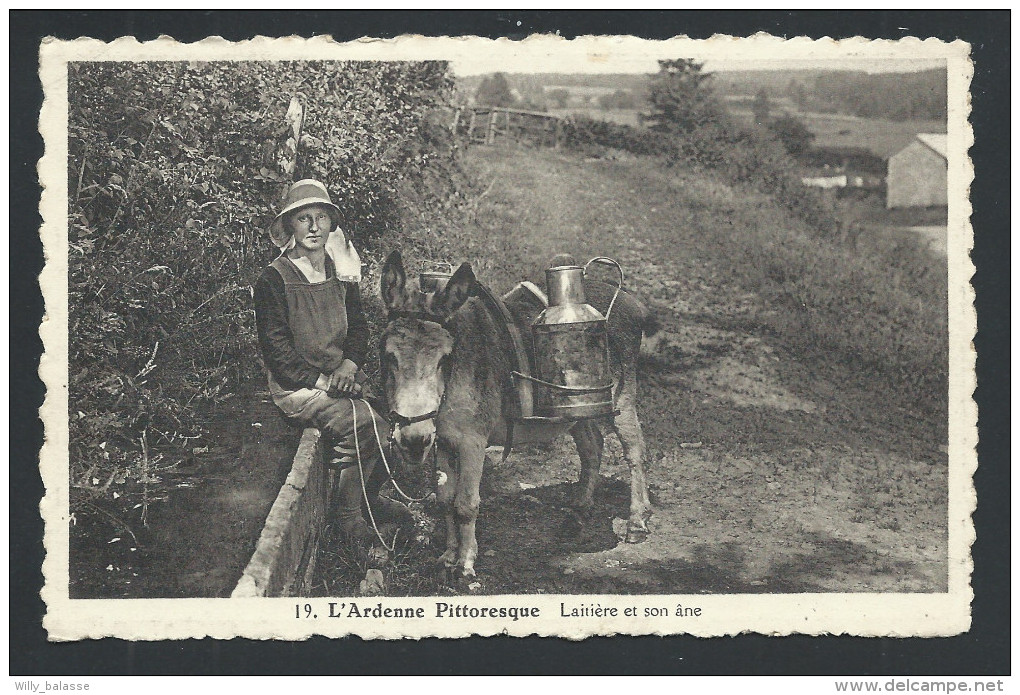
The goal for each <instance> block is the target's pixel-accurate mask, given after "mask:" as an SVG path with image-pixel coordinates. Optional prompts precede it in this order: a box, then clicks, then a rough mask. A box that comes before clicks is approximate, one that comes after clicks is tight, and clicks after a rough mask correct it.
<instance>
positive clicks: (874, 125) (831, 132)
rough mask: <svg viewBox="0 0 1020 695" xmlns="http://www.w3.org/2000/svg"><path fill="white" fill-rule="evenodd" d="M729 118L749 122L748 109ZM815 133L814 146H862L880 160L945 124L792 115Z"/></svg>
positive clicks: (733, 112) (852, 117) (836, 116)
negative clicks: (919, 135)
mask: <svg viewBox="0 0 1020 695" xmlns="http://www.w3.org/2000/svg"><path fill="white" fill-rule="evenodd" d="M730 115H732V116H733V117H734V118H736V119H738V120H740V121H742V122H744V123H750V122H751V117H752V116H751V112H750V111H749V110H738V109H733V110H731V111H730ZM792 115H793V116H796V117H797V118H800V119H801V120H803V121H804V123H805V124H806V125H807V127H808V130H810V131H811V132H812V133H814V134H815V140H814V143H813V144H814V146H815V147H861V148H864V149H867V150H870V151H871V152H873V153H874V154H876V155H878V156H879V157H883V158H885V157H889V156H891V155H894V154H896V153H897V152H899V151H900V150H901V149H903V148H904V147H906V146H907V145H908V144H910V142H911V140H913V139H914V136H915V135H917V134H918V133H944V132H946V124H945V122H944V121H891V120H886V119H881V118H860V117H858V116H847V115H844V114H836V113H812V112H804V113H797V112H794V113H793V114H792Z"/></svg>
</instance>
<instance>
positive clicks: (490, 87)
mask: <svg viewBox="0 0 1020 695" xmlns="http://www.w3.org/2000/svg"><path fill="white" fill-rule="evenodd" d="M475 102H476V103H478V104H480V105H482V106H504V107H506V106H513V105H514V95H513V93H512V92H511V91H510V83H509V82H508V81H507V79H506V75H504V74H503V73H501V72H496V73H493V74H492V75H487V76H486V77H484V78H483V79H482V83H481V84H480V85H478V92H476V93H475Z"/></svg>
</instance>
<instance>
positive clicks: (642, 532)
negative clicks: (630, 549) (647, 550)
mask: <svg viewBox="0 0 1020 695" xmlns="http://www.w3.org/2000/svg"><path fill="white" fill-rule="evenodd" d="M648 534H649V532H648V529H646V528H645V529H634V528H632V529H627V538H626V540H627V542H628V543H644V542H645V541H646V540H648Z"/></svg>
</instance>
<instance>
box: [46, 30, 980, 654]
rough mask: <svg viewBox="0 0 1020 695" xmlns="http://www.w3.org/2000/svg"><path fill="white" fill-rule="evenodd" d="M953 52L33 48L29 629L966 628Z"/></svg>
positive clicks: (912, 42) (739, 42)
mask: <svg viewBox="0 0 1020 695" xmlns="http://www.w3.org/2000/svg"><path fill="white" fill-rule="evenodd" d="M971 75H972V65H971V61H970V47H969V46H968V45H967V44H966V43H964V42H961V41H957V42H954V43H945V42H942V41H938V40H935V39H928V40H925V39H924V37H919V38H911V39H903V40H898V41H869V40H864V39H851V40H841V41H833V40H828V39H825V40H812V39H791V40H784V39H780V38H775V37H771V36H767V35H757V36H754V37H747V38H740V37H730V36H717V37H714V38H711V39H708V40H689V39H684V38H676V39H672V40H668V41H648V40H644V39H638V38H635V37H629V36H605V37H584V38H578V39H573V40H566V39H562V38H559V37H556V36H551V35H545V36H533V37H530V38H528V39H527V40H523V41H511V40H490V39H480V38H425V37H410V36H409V37H401V38H397V39H393V40H379V39H371V38H365V39H362V40H358V41H353V42H349V43H338V42H335V41H333V40H332V39H331V38H329V37H328V36H323V37H316V38H312V39H302V38H296V37H294V38H284V39H269V38H264V37H256V38H253V39H252V40H250V41H241V42H229V41H225V40H223V39H218V38H209V39H207V40H204V41H199V42H197V43H190V44H185V43H178V42H176V41H174V40H172V39H169V38H162V39H159V40H155V41H148V42H139V41H136V40H135V39H133V38H131V37H125V38H121V39H118V40H116V41H112V42H110V43H104V42H101V41H97V40H92V39H87V38H83V39H79V40H75V41H60V40H44V41H43V43H42V46H41V55H40V76H41V81H42V85H43V90H44V96H45V101H44V104H43V107H42V111H41V115H40V130H41V133H42V135H43V137H44V141H45V155H44V156H43V158H42V160H41V161H40V163H39V172H40V178H41V182H42V185H43V188H44V191H43V195H42V203H41V213H42V217H43V226H42V228H41V231H40V233H41V235H42V239H43V242H44V246H45V254H46V266H45V269H44V271H43V273H42V276H41V285H42V291H43V294H44V298H45V305H46V315H45V318H44V320H43V323H42V325H41V327H40V334H41V336H42V339H43V342H44V345H45V354H44V355H43V358H42V363H41V368H40V373H41V377H42V379H43V381H44V383H45V385H46V389H47V395H46V400H45V403H44V405H43V407H42V410H41V413H42V418H43V421H44V423H45V444H44V446H43V448H42V451H41V454H40V465H41V470H42V477H43V481H44V483H45V486H46V494H45V497H44V499H43V500H42V503H41V510H42V514H43V517H44V520H45V548H46V556H45V560H44V562H43V573H44V577H45V586H44V587H43V590H42V598H43V599H44V601H45V604H46V615H45V618H44V627H45V629H46V630H47V633H48V635H49V638H50V639H51V640H57V641H61V640H79V639H86V638H99V637H104V636H116V637H121V638H127V639H136V640H155V639H176V638H191V637H203V636H212V637H216V638H231V637H250V638H261V639H282V640H298V639H304V638H307V637H309V636H312V635H325V636H343V635H359V636H362V637H365V638H380V639H400V638H420V637H425V636H438V637H447V638H458V637H466V636H471V635H482V636H487V635H496V634H506V635H512V636H527V635H547V636H559V637H564V638H569V639H582V638H585V637H589V636H593V635H615V634H629V635H650V634H655V635H673V634H690V635H697V636H718V635H734V634H738V633H742V632H756V633H762V634H766V635H788V634H797V633H799V634H810V635H819V634H852V635H864V636H938V635H954V634H959V633H961V632H964V631H966V630H967V629H968V628H969V625H970V603H971V598H972V592H971V587H970V576H971V570H972V562H971V554H970V548H971V544H972V542H973V541H974V531H973V525H972V523H971V514H972V512H973V510H974V509H975V505H976V503H977V500H976V497H975V493H974V488H973V485H972V476H973V473H974V470H975V468H976V466H977V456H976V451H975V447H976V444H977V428H976V422H977V410H976V406H975V404H974V402H973V400H972V398H971V396H972V393H973V391H974V388H975V371H974V368H975V353H974V350H973V347H972V338H973V336H974V334H975V328H976V318H975V313H974V309H973V291H972V288H971V284H970V278H971V275H972V273H973V266H972V265H971V261H970V258H969V251H970V249H971V247H972V241H973V232H972V229H971V226H970V222H969V216H970V204H969V202H968V191H969V186H970V182H971V180H972V177H973V176H972V171H973V170H972V167H971V164H970V161H969V159H968V148H969V147H970V145H971V143H972V134H971V133H972V131H971V128H970V125H969V123H968V117H969V109H970V105H969V104H970V99H969V92H968V90H969V85H970V79H971Z"/></svg>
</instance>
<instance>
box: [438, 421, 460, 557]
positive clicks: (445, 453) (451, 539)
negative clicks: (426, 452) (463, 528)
mask: <svg viewBox="0 0 1020 695" xmlns="http://www.w3.org/2000/svg"><path fill="white" fill-rule="evenodd" d="M436 446H437V447H439V448H438V449H437V450H436V469H437V470H438V471H439V472H440V473H442V474H444V475H445V476H446V480H445V481H443V484H442V485H440V486H439V490H438V492H437V494H436V502H438V504H439V508H440V509H442V510H443V518H444V519H445V521H446V552H444V553H443V554H442V555H440V556H439V562H442V563H443V564H444V565H446V566H447V567H453V566H454V565H456V564H457V546H458V543H457V523H456V521H455V520H454V510H453V500H454V497H455V496H456V492H457V472H456V470H455V468H456V467H455V466H454V465H452V464H453V454H452V452H450V451H449V449H447V447H446V445H445V442H443V440H442V439H440V440H439V441H438V442H437V443H436Z"/></svg>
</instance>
